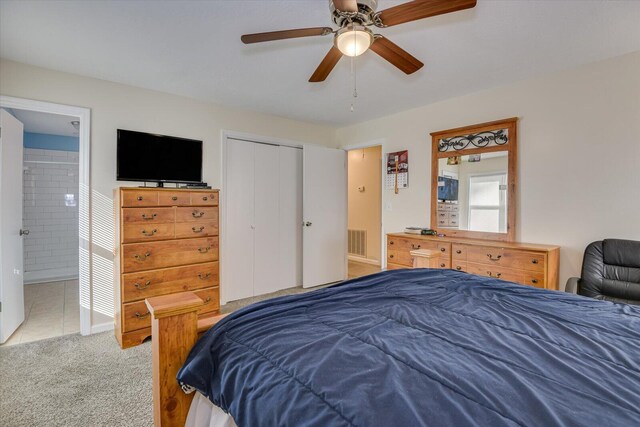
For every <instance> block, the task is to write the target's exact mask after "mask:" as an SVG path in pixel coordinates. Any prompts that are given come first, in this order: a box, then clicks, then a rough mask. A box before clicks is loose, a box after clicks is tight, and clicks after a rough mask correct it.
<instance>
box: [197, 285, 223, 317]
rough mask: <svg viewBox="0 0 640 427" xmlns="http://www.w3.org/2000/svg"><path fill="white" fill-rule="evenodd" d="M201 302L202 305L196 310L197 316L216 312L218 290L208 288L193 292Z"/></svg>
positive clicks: (217, 308)
mask: <svg viewBox="0 0 640 427" xmlns="http://www.w3.org/2000/svg"><path fill="white" fill-rule="evenodd" d="M194 293H195V294H196V295H198V296H199V297H200V298H202V301H204V305H203V306H202V307H200V309H199V310H198V314H204V313H211V312H212V311H217V310H219V309H220V288H219V287H217V286H216V287H214V288H208V289H201V290H199V291H195V292H194Z"/></svg>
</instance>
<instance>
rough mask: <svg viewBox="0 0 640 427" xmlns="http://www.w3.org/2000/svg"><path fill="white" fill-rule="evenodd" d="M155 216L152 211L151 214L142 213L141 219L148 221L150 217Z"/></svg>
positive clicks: (153, 217)
mask: <svg viewBox="0 0 640 427" xmlns="http://www.w3.org/2000/svg"><path fill="white" fill-rule="evenodd" d="M157 216H158V214H157V213H154V214H151V215H147V214H142V219H144V220H145V221H148V220H150V219H155V217H157Z"/></svg>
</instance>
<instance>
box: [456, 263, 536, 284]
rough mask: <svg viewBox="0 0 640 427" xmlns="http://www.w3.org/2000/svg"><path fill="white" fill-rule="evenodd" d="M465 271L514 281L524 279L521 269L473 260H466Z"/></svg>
mask: <svg viewBox="0 0 640 427" xmlns="http://www.w3.org/2000/svg"><path fill="white" fill-rule="evenodd" d="M467 273H471V274H477V275H478V276H486V277H493V278H496V279H501V280H506V281H509V282H516V283H522V281H523V279H524V275H523V272H522V271H518V270H514V269H511V268H505V267H500V266H491V265H486V264H476V263H473V262H467Z"/></svg>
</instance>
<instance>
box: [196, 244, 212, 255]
mask: <svg viewBox="0 0 640 427" xmlns="http://www.w3.org/2000/svg"><path fill="white" fill-rule="evenodd" d="M210 249H211V246H207V247H206V248H198V252H200V253H201V254H206V253H207V252H209V250H210Z"/></svg>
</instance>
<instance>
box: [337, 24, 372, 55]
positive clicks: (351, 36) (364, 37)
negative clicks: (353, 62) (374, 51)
mask: <svg viewBox="0 0 640 427" xmlns="http://www.w3.org/2000/svg"><path fill="white" fill-rule="evenodd" d="M334 43H335V46H336V47H337V48H338V50H339V51H340V52H342V54H343V55H346V56H359V55H362V54H363V53H365V52H366V51H367V50H368V49H369V47H371V44H372V43H373V33H372V32H371V30H369V29H368V28H366V27H363V26H361V25H354V24H351V25H348V26H346V27H344V28H342V29H340V30H339V31H338V33H337V34H336V38H335V41H334Z"/></svg>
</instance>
